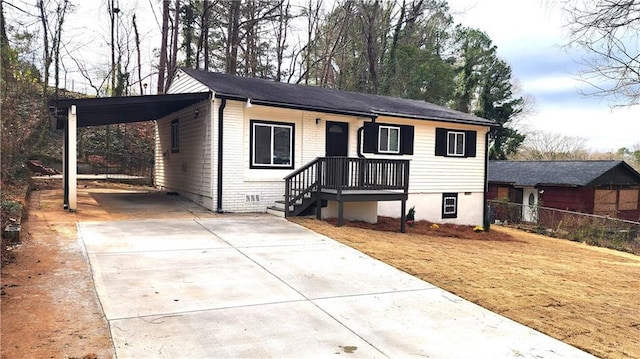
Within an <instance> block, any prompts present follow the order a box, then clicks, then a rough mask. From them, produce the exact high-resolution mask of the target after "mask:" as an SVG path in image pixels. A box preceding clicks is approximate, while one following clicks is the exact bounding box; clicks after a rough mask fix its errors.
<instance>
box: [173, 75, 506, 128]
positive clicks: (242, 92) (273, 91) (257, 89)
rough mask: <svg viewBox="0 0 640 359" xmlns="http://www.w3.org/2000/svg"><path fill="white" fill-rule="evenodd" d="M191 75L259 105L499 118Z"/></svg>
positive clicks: (459, 119) (468, 120) (469, 120)
mask: <svg viewBox="0 0 640 359" xmlns="http://www.w3.org/2000/svg"><path fill="white" fill-rule="evenodd" d="M181 70H182V71H184V72H185V73H187V74H188V75H189V76H191V77H193V78H195V79H196V80H198V81H200V82H201V83H203V84H204V85H206V86H208V87H209V88H211V89H212V90H214V91H215V92H216V96H217V97H226V98H232V99H238V100H244V101H246V100H247V99H250V100H251V103H253V104H256V105H267V106H276V107H287V108H297V109H302V110H311V111H318V112H328V113H339V114H347V115H355V116H363V117H376V116H380V115H385V116H393V117H404V118H415V119H420V120H437V121H444V122H455V123H464V124H473V125H482V126H495V125H496V123H495V121H492V120H487V119H484V118H480V117H477V116H473V115H470V114H468V113H464V112H460V111H455V110H451V109H448V108H446V107H442V106H438V105H434V104H431V103H428V102H425V101H419V100H409V99H403V98H397V97H389V96H378V95H370V94H364V93H357V92H349V91H341V90H336V89H330V88H323V87H317V86H305V85H295V84H289V83H284V82H275V81H270V80H264V79H258V78H249V77H240V76H234V75H229V74H221V73H216V72H207V71H203V70H194V69H187V68H181Z"/></svg>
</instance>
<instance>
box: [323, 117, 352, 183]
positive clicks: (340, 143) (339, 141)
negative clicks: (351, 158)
mask: <svg viewBox="0 0 640 359" xmlns="http://www.w3.org/2000/svg"><path fill="white" fill-rule="evenodd" d="M325 141H326V145H325V153H326V156H327V157H347V156H348V155H349V124H348V123H346V122H332V121H327V129H326V137H325ZM348 168H349V167H348V164H347V162H346V161H345V162H344V163H343V164H342V165H341V166H340V167H333V166H329V167H327V169H326V174H327V178H326V185H327V187H329V188H337V186H342V187H344V186H348V178H349V173H348V172H349V171H348ZM340 172H342V180H340V175H339V173H340Z"/></svg>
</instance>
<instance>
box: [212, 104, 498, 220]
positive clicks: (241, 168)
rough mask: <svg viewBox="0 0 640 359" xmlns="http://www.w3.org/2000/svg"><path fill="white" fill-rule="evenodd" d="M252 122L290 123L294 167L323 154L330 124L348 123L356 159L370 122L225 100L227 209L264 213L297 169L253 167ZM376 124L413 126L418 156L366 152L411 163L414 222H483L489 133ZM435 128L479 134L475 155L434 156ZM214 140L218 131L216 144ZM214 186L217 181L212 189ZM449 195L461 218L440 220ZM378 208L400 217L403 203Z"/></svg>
mask: <svg viewBox="0 0 640 359" xmlns="http://www.w3.org/2000/svg"><path fill="white" fill-rule="evenodd" d="M219 103H220V99H216V105H215V106H214V107H215V108H217V106H218V105H219ZM214 113H215V114H214V117H215V116H217V109H216V110H215V111H214ZM316 118H319V119H320V121H319V123H318V124H316ZM252 119H254V120H263V121H272V122H288V123H293V124H294V125H295V139H294V140H295V144H294V146H295V147H294V148H295V151H294V164H295V168H299V167H301V166H303V165H305V164H306V163H308V162H310V161H312V160H313V159H315V158H316V157H320V156H324V155H325V129H326V122H327V121H337V122H347V123H349V134H350V135H349V156H351V157H355V156H357V147H356V144H357V131H358V128H360V127H361V126H362V124H363V123H364V122H365V121H369V119H366V118H358V117H350V116H341V115H331V114H324V113H316V112H309V111H301V110H292V109H282V108H273V107H266V106H258V105H251V106H250V107H247V104H246V103H245V102H240V101H231V100H229V101H227V105H226V108H225V111H224V152H225V154H224V181H223V210H224V211H225V212H264V211H265V210H266V208H267V207H269V206H272V205H273V204H274V202H275V201H277V200H282V198H283V194H284V180H283V178H284V177H285V176H287V175H288V174H289V173H291V172H292V171H293V170H291V169H281V170H280V169H251V168H250V165H249V161H250V156H249V151H250V147H251V146H250V143H251V142H250V141H251V139H250V121H251V120H252ZM376 121H377V122H380V123H389V124H400V125H412V126H414V130H415V137H414V155H412V156H393V155H387V156H383V155H373V154H366V156H367V157H370V158H374V157H377V158H390V159H409V160H411V164H410V166H411V171H410V179H409V184H410V186H409V187H410V188H409V200H408V202H407V208H410V207H411V206H414V205H415V206H416V219H418V220H420V219H426V220H430V221H433V222H451V223H458V224H470V225H471V224H473V225H475V224H482V206H483V205H482V200H483V198H484V155H485V151H484V147H485V144H484V142H485V133H486V130H487V129H486V128H485V127H482V126H470V125H456V124H450V123H442V122H435V121H415V120H413V121H412V120H405V119H396V118H389V117H380V118H378V119H377V120H376ZM436 127H445V128H449V129H459V130H475V131H477V144H476V157H468V158H452V157H441V156H435V129H436ZM214 132H215V131H214ZM216 140H217V133H216V134H215V138H214V142H215V141H216ZM215 148H217V145H215V146H214V152H215ZM214 172H215V171H214ZM216 183H217V182H215V179H214V187H215V184H216ZM214 192H215V191H214ZM448 192H454V193H458V217H457V218H455V219H442V213H441V211H442V193H448ZM214 197H215V193H214ZM353 205H356V206H358V205H361V204H353ZM346 208H347V207H345V214H346V211H347V209H346ZM377 208H378V210H377V211H378V215H383V216H390V217H399V216H400V202H399V201H392V202H379V203H378V204H377ZM369 209H370V208H366V210H365V212H370V210H369ZM359 210H360V209H358V211H359ZM329 212H331V211H329V209H324V210H323V216H326V215H328V214H329Z"/></svg>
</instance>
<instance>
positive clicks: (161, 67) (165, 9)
mask: <svg viewBox="0 0 640 359" xmlns="http://www.w3.org/2000/svg"><path fill="white" fill-rule="evenodd" d="M169 1H170V0H163V1H162V44H161V45H160V63H159V64H158V94H163V93H164V81H165V80H164V79H165V76H164V75H165V72H166V71H167V38H168V35H169Z"/></svg>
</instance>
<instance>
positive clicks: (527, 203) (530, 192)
mask: <svg viewBox="0 0 640 359" xmlns="http://www.w3.org/2000/svg"><path fill="white" fill-rule="evenodd" d="M522 194H523V196H522V197H523V198H522V220H523V221H524V222H537V221H538V190H537V189H536V188H533V187H528V188H524V190H523V191H522Z"/></svg>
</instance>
